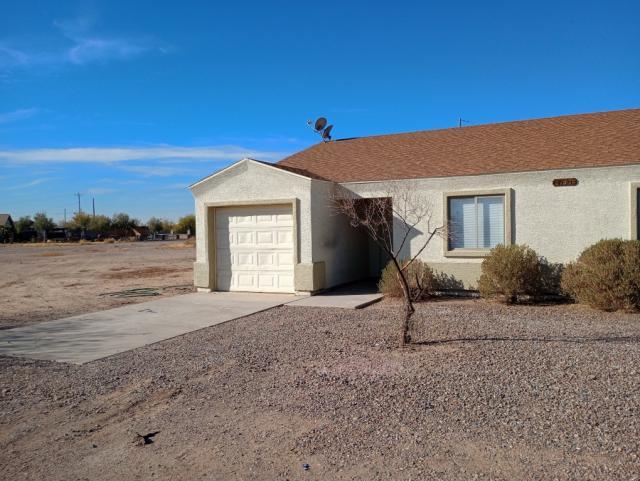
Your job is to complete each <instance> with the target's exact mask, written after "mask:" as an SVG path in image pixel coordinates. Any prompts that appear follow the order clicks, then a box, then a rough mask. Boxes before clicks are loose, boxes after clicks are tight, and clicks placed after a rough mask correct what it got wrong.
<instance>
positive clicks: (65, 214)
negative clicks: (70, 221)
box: [64, 207, 67, 227]
mask: <svg viewBox="0 0 640 481" xmlns="http://www.w3.org/2000/svg"><path fill="white" fill-rule="evenodd" d="M64 226H65V227H67V208H66V207H65V209H64Z"/></svg>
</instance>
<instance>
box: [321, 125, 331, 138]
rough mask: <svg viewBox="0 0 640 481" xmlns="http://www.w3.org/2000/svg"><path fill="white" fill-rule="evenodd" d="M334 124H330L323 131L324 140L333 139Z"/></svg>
mask: <svg viewBox="0 0 640 481" xmlns="http://www.w3.org/2000/svg"><path fill="white" fill-rule="evenodd" d="M332 128H333V125H329V127H327V128H326V129H324V130H323V131H322V140H331V129H332Z"/></svg>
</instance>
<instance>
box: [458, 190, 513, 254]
mask: <svg viewBox="0 0 640 481" xmlns="http://www.w3.org/2000/svg"><path fill="white" fill-rule="evenodd" d="M449 221H450V222H451V240H450V241H449V245H450V246H451V249H490V248H492V247H495V246H497V245H498V244H502V243H503V242H504V196H502V195H492V196H475V197H453V198H450V199H449Z"/></svg>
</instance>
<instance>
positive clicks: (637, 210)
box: [629, 182, 640, 240]
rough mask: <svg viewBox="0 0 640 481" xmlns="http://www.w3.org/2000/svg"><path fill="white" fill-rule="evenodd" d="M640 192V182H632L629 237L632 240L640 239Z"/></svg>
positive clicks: (630, 189)
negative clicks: (639, 198) (639, 226)
mask: <svg viewBox="0 0 640 481" xmlns="http://www.w3.org/2000/svg"><path fill="white" fill-rule="evenodd" d="M639 193H640V182H631V184H630V188H629V197H630V199H629V200H630V201H631V202H630V213H631V215H630V218H629V234H630V235H629V238H630V239H632V240H640V232H639V231H638V224H639V223H640V205H638V204H639V201H638V195H639Z"/></svg>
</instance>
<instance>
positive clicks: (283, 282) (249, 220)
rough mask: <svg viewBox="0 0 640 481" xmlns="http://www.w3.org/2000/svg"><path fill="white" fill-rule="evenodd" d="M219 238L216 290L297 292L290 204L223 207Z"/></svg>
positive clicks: (218, 219)
mask: <svg viewBox="0 0 640 481" xmlns="http://www.w3.org/2000/svg"><path fill="white" fill-rule="evenodd" d="M216 240H217V245H216V273H217V274H216V276H217V289H219V290H239V291H258V292H260V291H261V292H293V291H294V286H293V267H294V249H293V247H294V242H293V215H292V213H291V207H290V206H253V207H252V206H248V207H232V208H231V207H230V208H220V209H218V210H217V211H216Z"/></svg>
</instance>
